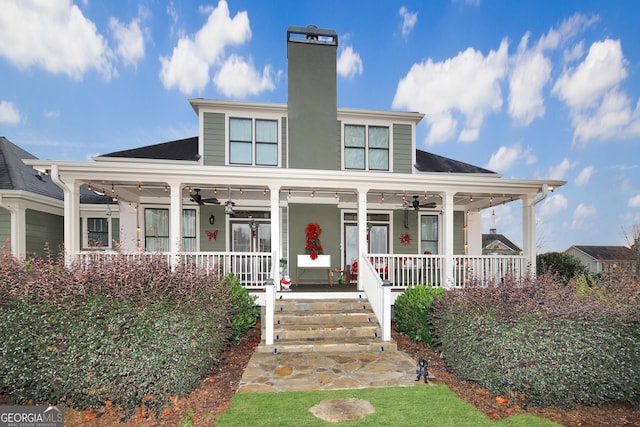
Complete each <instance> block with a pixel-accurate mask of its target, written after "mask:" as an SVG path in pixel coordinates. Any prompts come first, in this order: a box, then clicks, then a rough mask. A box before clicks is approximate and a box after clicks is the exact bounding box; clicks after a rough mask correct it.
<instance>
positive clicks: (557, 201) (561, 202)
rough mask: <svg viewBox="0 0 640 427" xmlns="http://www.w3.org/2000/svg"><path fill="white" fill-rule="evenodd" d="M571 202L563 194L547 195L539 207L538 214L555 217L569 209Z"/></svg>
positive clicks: (544, 216) (543, 216)
mask: <svg viewBox="0 0 640 427" xmlns="http://www.w3.org/2000/svg"><path fill="white" fill-rule="evenodd" d="M568 204H569V202H568V201H567V198H566V197H565V196H563V195H562V194H554V195H553V196H550V197H547V198H546V199H545V200H544V201H543V202H542V204H541V205H540V207H539V208H538V215H539V216H540V217H542V218H551V217H554V216H556V215H558V214H560V213H562V212H564V211H565V210H566V209H567V206H568Z"/></svg>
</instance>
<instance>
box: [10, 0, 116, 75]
mask: <svg viewBox="0 0 640 427" xmlns="http://www.w3.org/2000/svg"><path fill="white" fill-rule="evenodd" d="M0 56H4V57H5V58H6V59H7V60H9V62H11V63H12V64H13V65H15V66H16V67H18V68H20V69H26V68H29V67H32V66H37V67H42V68H43V69H45V70H46V71H48V72H50V73H54V74H66V75H67V76H69V77H70V78H72V79H76V80H79V79H81V78H82V77H83V76H84V74H85V73H86V72H87V71H89V70H96V71H98V72H99V73H100V74H102V76H103V77H104V78H105V79H106V80H110V79H111V77H112V76H114V75H116V74H117V73H116V71H115V69H114V67H113V64H112V53H111V51H110V49H109V47H108V45H107V42H106V41H105V39H104V37H103V36H102V35H101V34H99V33H98V32H97V30H96V25H95V24H94V23H93V22H92V21H90V20H89V19H87V18H85V16H84V15H83V14H82V11H80V9H79V8H78V6H76V5H74V4H72V3H71V1H70V0H51V1H35V0H28V1H25V0H6V1H4V2H3V4H2V13H1V14H0Z"/></svg>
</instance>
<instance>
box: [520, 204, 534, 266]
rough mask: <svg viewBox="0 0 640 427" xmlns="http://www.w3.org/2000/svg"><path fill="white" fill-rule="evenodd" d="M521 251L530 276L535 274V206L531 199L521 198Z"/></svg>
mask: <svg viewBox="0 0 640 427" xmlns="http://www.w3.org/2000/svg"><path fill="white" fill-rule="evenodd" d="M522 250H523V251H524V256H525V257H526V258H527V263H528V264H529V266H530V267H529V268H530V272H531V274H533V275H535V274H536V205H535V204H534V202H533V198H532V197H529V196H524V197H522Z"/></svg>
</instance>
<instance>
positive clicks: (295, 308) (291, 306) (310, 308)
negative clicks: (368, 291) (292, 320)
mask: <svg viewBox="0 0 640 427" xmlns="http://www.w3.org/2000/svg"><path fill="white" fill-rule="evenodd" d="M275 311H276V313H279V312H314V313H315V312H332V311H334V312H349V311H372V310H371V304H369V301H368V300H366V299H362V298H359V299H331V300H287V299H285V300H276V308H275Z"/></svg>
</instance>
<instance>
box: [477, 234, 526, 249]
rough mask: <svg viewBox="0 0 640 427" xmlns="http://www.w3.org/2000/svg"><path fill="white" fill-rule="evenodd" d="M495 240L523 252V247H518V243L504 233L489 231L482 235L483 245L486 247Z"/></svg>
mask: <svg viewBox="0 0 640 427" xmlns="http://www.w3.org/2000/svg"><path fill="white" fill-rule="evenodd" d="M495 241H498V242H500V243H502V244H503V245H505V246H506V247H508V248H510V249H511V250H513V251H514V252H522V249H520V248H519V247H518V245H516V244H515V243H513V242H512V241H511V240H509V239H508V238H507V237H506V236H505V235H504V234H497V233H488V234H483V235H482V247H483V248H486V247H487V246H489V245H490V244H491V243H492V242H495Z"/></svg>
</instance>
